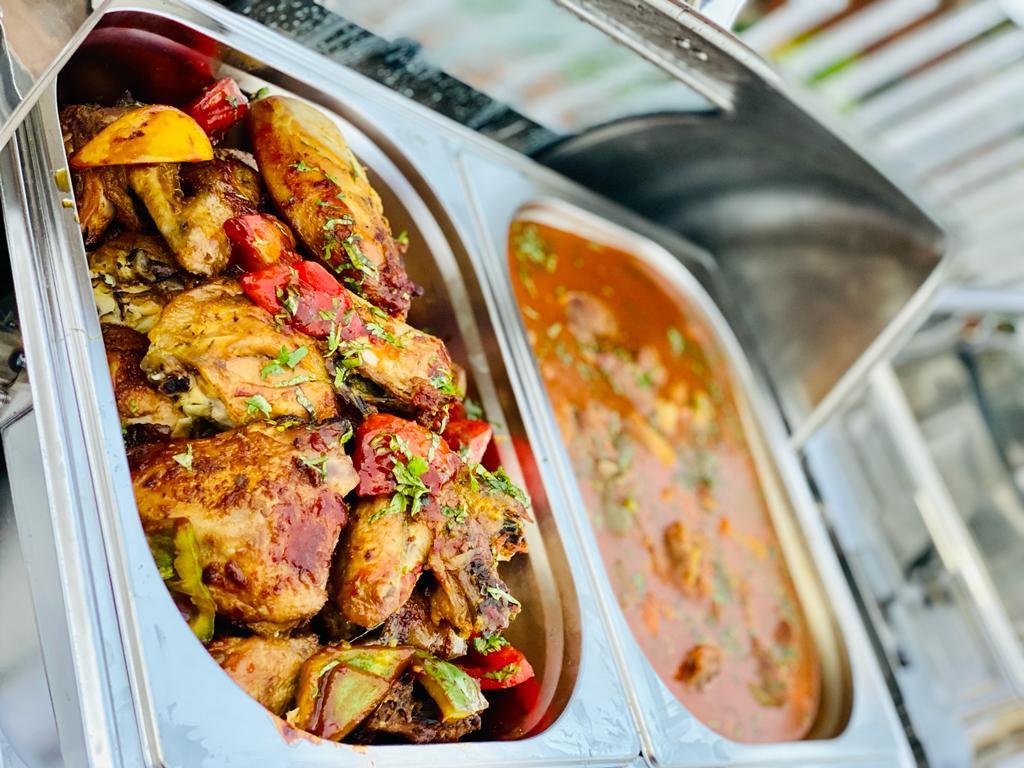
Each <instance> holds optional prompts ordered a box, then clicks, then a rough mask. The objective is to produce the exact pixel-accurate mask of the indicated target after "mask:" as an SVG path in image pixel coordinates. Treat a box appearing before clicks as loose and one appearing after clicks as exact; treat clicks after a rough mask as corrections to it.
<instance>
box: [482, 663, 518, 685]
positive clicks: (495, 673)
mask: <svg viewBox="0 0 1024 768" xmlns="http://www.w3.org/2000/svg"><path fill="white" fill-rule="evenodd" d="M517 674H519V662H517V661H513V662H510V663H508V664H506V665H505V666H504V667H501V669H493V670H491V671H490V672H484V673H483V675H481V677H485V678H487V679H488V680H497V681H498V682H501V681H503V680H508V679H509V678H510V677H514V676H515V675H517Z"/></svg>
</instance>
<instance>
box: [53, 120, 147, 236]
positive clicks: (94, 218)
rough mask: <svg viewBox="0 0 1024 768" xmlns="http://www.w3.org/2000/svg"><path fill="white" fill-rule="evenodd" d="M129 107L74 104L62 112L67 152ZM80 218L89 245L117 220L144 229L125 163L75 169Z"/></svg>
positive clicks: (73, 177) (130, 226)
mask: <svg viewBox="0 0 1024 768" xmlns="http://www.w3.org/2000/svg"><path fill="white" fill-rule="evenodd" d="M128 110H129V107H97V106H93V105H88V104H71V105H68V106H66V107H64V108H63V109H62V110H61V111H60V127H61V133H62V134H63V137H64V151H65V152H66V153H67V155H68V156H69V157H70V156H71V155H72V154H73V153H74V152H75V151H76V150H78V149H80V148H81V147H82V146H83V145H85V144H86V143H87V142H88V141H89V140H90V139H91V138H92V137H93V136H95V135H96V134H97V133H99V132H100V131H101V130H103V129H104V128H106V127H107V126H108V125H109V124H110V123H112V122H114V120H116V119H117V118H119V117H120V116H121V115H123V114H124V113H125V112H127V111H128ZM72 180H73V182H74V188H75V201H76V202H77V204H78V220H79V225H80V226H81V229H82V237H83V238H84V239H85V244H86V245H93V244H94V243H97V242H99V240H100V238H101V237H102V236H103V233H104V232H106V231H107V227H109V226H110V224H111V223H112V222H113V221H115V220H116V221H117V223H118V224H120V225H121V226H122V227H124V228H125V229H130V230H135V229H141V228H142V222H141V220H140V217H139V212H138V210H137V209H136V207H135V201H134V200H132V197H131V195H130V194H128V176H127V173H126V171H125V167H124V166H109V167H106V168H88V169H83V170H76V171H72Z"/></svg>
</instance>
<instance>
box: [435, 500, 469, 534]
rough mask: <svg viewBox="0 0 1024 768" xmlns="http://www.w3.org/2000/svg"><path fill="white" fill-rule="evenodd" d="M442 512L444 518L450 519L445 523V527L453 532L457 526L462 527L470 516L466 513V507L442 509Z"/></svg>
mask: <svg viewBox="0 0 1024 768" xmlns="http://www.w3.org/2000/svg"><path fill="white" fill-rule="evenodd" d="M441 512H443V513H444V516H445V517H447V518H448V520H447V522H446V523H445V527H446V528H447V529H448V530H449V531H450V530H452V529H453V528H454V527H455V526H457V525H461V524H462V523H464V522H466V515H467V514H468V513H467V512H466V507H465V506H458V507H441Z"/></svg>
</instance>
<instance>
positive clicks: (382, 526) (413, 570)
mask: <svg viewBox="0 0 1024 768" xmlns="http://www.w3.org/2000/svg"><path fill="white" fill-rule="evenodd" d="M389 501H390V497H388V496H375V497H373V498H369V499H366V500H363V501H360V502H359V503H358V504H357V505H356V507H355V509H354V510H353V513H352V514H353V517H354V518H355V519H354V520H353V521H352V524H351V525H350V526H349V530H348V532H347V534H346V541H345V545H344V547H343V551H342V554H341V555H340V556H339V558H338V562H337V565H336V569H337V574H336V578H335V580H336V583H337V593H336V595H335V599H336V601H337V603H338V607H339V608H340V609H341V612H342V613H343V614H344V615H345V618H347V619H348V620H349V621H351V622H353V623H355V624H358V625H359V626H361V627H376V626H377V625H378V624H380V623H381V622H383V621H384V620H385V619H387V618H388V617H389V616H391V615H392V614H393V613H395V611H397V610H398V609H399V608H401V607H402V606H403V605H404V604H405V601H406V600H408V599H409V596H410V595H411V594H412V591H413V589H414V588H415V587H416V582H417V580H418V579H419V577H420V573H421V572H422V571H423V564H424V562H425V561H426V559H427V553H428V552H429V551H430V542H431V535H430V529H429V528H428V527H427V526H426V525H425V524H424V523H423V522H422V521H419V520H414V519H412V518H410V517H409V516H407V515H405V514H386V510H387V507H388V502H389Z"/></svg>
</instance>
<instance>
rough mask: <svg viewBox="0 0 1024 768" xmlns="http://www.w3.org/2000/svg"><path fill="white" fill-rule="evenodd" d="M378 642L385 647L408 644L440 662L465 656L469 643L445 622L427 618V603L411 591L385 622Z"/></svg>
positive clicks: (428, 611)
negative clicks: (431, 655) (402, 603)
mask: <svg viewBox="0 0 1024 768" xmlns="http://www.w3.org/2000/svg"><path fill="white" fill-rule="evenodd" d="M380 642H381V643H383V644H385V645H411V646H414V647H416V648H419V649H420V650H423V651H426V652H427V653H432V654H434V655H435V656H438V657H440V658H442V659H456V658H458V657H460V656H465V655H466V652H467V651H468V650H469V644H468V643H467V642H466V639H465V638H464V637H459V635H458V633H456V632H455V630H454V629H452V628H451V626H450V625H449V624H448V623H447V622H441V623H440V624H435V623H434V621H433V620H432V619H431V618H430V601H429V600H428V599H427V598H426V597H425V596H424V595H422V594H420V593H419V592H414V593H413V594H412V596H411V597H410V598H409V599H408V600H407V601H406V602H405V605H403V606H402V607H401V609H399V610H398V611H396V612H395V613H393V614H391V616H389V617H388V620H387V621H385V622H384V624H383V626H382V627H381V632H380Z"/></svg>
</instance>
